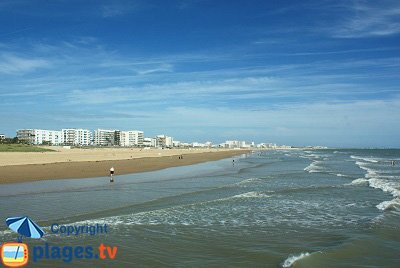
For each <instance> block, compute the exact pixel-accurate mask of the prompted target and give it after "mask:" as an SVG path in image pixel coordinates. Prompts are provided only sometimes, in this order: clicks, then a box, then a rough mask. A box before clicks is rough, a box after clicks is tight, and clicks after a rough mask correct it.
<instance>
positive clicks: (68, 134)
mask: <svg viewBox="0 0 400 268" xmlns="http://www.w3.org/2000/svg"><path fill="white" fill-rule="evenodd" d="M61 132H62V144H64V145H75V146H88V145H90V144H91V141H92V132H91V131H90V130H88V129H76V128H68V129H62V130H61Z"/></svg>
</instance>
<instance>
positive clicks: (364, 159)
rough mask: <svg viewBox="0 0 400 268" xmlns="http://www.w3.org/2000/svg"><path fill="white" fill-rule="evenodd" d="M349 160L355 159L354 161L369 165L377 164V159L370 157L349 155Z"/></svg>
mask: <svg viewBox="0 0 400 268" xmlns="http://www.w3.org/2000/svg"><path fill="white" fill-rule="evenodd" d="M350 158H353V159H356V160H362V161H366V162H370V163H378V162H379V160H378V159H377V158H370V157H361V156H355V155H350Z"/></svg>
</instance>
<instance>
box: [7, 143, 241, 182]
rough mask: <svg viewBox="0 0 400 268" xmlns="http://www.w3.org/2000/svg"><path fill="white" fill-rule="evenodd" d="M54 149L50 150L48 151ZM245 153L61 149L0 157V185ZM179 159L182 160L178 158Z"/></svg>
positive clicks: (98, 174)
mask: <svg viewBox="0 0 400 268" xmlns="http://www.w3.org/2000/svg"><path fill="white" fill-rule="evenodd" d="M52 149H54V148H52ZM247 152H248V151H246V150H217V149H199V150H195V149H192V150H188V149H172V150H162V149H150V150H144V149H143V150H140V149H136V148H135V149H133V148H99V149H63V148H57V151H56V152H43V153H20V152H19V153H13V152H4V153H0V183H15V182H27V181H38V180H48V179H66V178H89V177H101V176H108V173H109V169H110V167H111V166H113V167H114V168H115V172H116V175H119V174H129V173H135V172H144V171H152V170H159V169H163V168H168V167H175V166H183V165H191V164H196V163H201V162H207V161H213V160H219V159H223V158H227V157H231V156H235V155H239V154H243V153H247ZM180 155H183V159H179V156H180Z"/></svg>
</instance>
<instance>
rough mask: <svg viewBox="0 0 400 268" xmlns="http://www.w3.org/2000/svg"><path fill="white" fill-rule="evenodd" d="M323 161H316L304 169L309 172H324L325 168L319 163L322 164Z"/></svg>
mask: <svg viewBox="0 0 400 268" xmlns="http://www.w3.org/2000/svg"><path fill="white" fill-rule="evenodd" d="M321 163H322V161H314V162H312V163H311V164H310V165H309V166H307V167H305V168H304V170H305V171H307V172H308V173H317V172H322V171H324V168H323V167H320V166H318V164H321Z"/></svg>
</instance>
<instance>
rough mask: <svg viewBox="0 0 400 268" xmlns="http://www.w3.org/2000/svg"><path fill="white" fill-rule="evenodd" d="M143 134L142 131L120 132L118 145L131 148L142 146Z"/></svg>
mask: <svg viewBox="0 0 400 268" xmlns="http://www.w3.org/2000/svg"><path fill="white" fill-rule="evenodd" d="M143 141H144V133H143V131H138V130H130V131H121V135H120V145H121V146H126V147H131V146H143Z"/></svg>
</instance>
